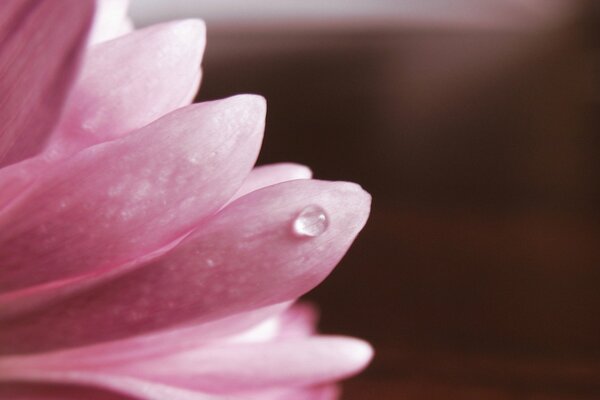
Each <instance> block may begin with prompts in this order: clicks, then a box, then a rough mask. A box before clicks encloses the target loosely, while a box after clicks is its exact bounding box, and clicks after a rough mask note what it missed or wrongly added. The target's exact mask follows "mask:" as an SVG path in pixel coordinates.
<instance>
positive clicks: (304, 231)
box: [292, 205, 329, 237]
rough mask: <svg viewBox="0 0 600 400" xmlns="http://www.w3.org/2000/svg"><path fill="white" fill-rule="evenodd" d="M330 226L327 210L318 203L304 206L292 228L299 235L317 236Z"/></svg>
mask: <svg viewBox="0 0 600 400" xmlns="http://www.w3.org/2000/svg"><path fill="white" fill-rule="evenodd" d="M328 226H329V219H328V218H327V214H326V213H325V210H323V209H322V208H321V207H319V206H317V205H310V206H307V207H304V208H303V209H302V211H300V213H299V214H298V215H297V216H296V218H295V219H294V223H293V225H292V229H293V231H294V234H295V235H296V236H299V237H317V236H320V235H321V234H323V232H325V231H326V230H327V227H328Z"/></svg>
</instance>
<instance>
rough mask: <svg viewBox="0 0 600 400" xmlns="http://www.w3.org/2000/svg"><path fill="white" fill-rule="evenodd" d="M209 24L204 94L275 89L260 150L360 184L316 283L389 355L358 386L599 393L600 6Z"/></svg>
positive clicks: (356, 329)
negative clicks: (459, 24)
mask: <svg viewBox="0 0 600 400" xmlns="http://www.w3.org/2000/svg"><path fill="white" fill-rule="evenodd" d="M597 16H598V15H597V12H596V13H594V12H593V10H592V8H591V7H590V8H589V9H588V10H587V11H586V13H585V14H584V15H582V16H581V17H580V18H579V19H578V20H577V21H575V22H572V23H569V24H568V25H567V26H564V27H562V28H560V29H552V30H542V31H540V30H535V29H531V30H528V29H509V30H500V29H496V30H481V29H479V30H461V29H457V28H456V27H455V28H452V29H439V28H438V29H427V28H423V27H421V28H411V29H402V28H393V27H389V26H388V27H386V28H385V29H383V28H382V29H374V28H369V29H363V30H361V29H356V28H353V29H350V30H347V31H344V30H339V29H336V30H314V29H306V30H302V29H298V28H297V27H296V28H295V29H285V28H284V27H279V28H277V29H264V30H261V29H252V30H245V29H244V28H241V27H240V28H238V29H231V27H230V28H229V29H226V30H219V29H218V28H217V29H214V28H213V29H210V28H211V27H210V26H209V31H208V32H209V38H208V43H209V47H208V49H207V53H206V57H205V61H204V68H205V79H204V83H203V86H202V89H201V94H200V97H199V98H200V99H202V100H205V99H214V98H220V97H225V96H229V95H232V94H235V93H241V92H251V93H259V94H262V95H264V96H265V97H266V98H267V99H268V102H269V114H268V118H267V131H266V138H265V143H264V147H263V150H262V154H261V158H260V163H271V162H279V161H295V162H300V163H303V164H306V165H309V166H311V167H312V168H313V170H314V172H315V175H316V177H317V178H320V179H332V180H350V181H355V182H359V183H361V184H362V185H363V186H364V187H365V188H366V189H367V190H368V191H370V192H371V193H372V194H373V197H374V203H373V210H372V215H371V219H370V222H369V223H368V225H367V227H366V229H365V230H364V231H363V233H362V234H361V235H360V237H359V239H358V240H357V242H356V244H355V245H354V247H353V248H352V249H351V251H350V252H349V253H348V255H347V256H346V258H345V259H344V261H343V262H342V263H341V265H340V266H339V268H338V269H337V270H336V271H335V272H334V274H333V275H332V276H331V277H330V278H329V280H327V281H326V282H325V283H324V284H323V285H322V286H320V287H319V288H318V289H316V290H315V291H314V292H313V293H311V294H309V295H308V296H307V298H308V299H310V300H313V301H315V302H317V303H318V304H319V305H320V307H321V309H322V324H321V326H322V330H323V331H325V332H328V333H329V332H331V333H345V334H350V335H355V336H359V337H363V338H366V339H368V340H369V341H371V342H372V343H373V344H374V346H375V348H376V350H377V357H376V359H375V360H374V363H373V364H372V366H371V367H370V368H369V369H368V371H367V372H366V373H365V374H364V375H362V376H360V377H358V378H355V379H354V380H351V381H350V382H348V384H347V385H346V386H345V394H346V395H345V397H344V398H345V399H348V400H352V399H382V400H385V399H399V398H403V399H445V400H448V399H482V398H485V399H540V400H542V399H544V400H550V399H552V400H554V399H598V398H600V344H599V343H600V318H599V312H600V290H599V286H600V249H599V248H600V246H599V245H600V219H599V214H600V213H599V212H600V207H599V204H600V203H599V200H600V135H599V133H600V113H599V111H600V109H599V104H600V95H599V93H600V92H599V90H598V89H599V77H600V51H599V50H600V49H599V48H598V45H599V41H598V33H599V29H598V26H599V25H600V22H599V21H600V19H598V17H597Z"/></svg>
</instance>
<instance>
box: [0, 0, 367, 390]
mask: <svg viewBox="0 0 600 400" xmlns="http://www.w3.org/2000/svg"><path fill="white" fill-rule="evenodd" d="M96 5H97V8H96V11H97V12H96V14H95V17H94V20H93V25H92V28H91V33H90V37H89V39H87V33H88V30H89V29H90V24H92V22H91V14H92V8H93V4H92V1H91V0H77V1H74V0H73V1H69V0H6V1H5V3H3V4H2V6H3V13H2V14H0V89H1V90H2V91H3V93H6V94H7V95H6V96H4V97H3V98H2V99H0V106H2V107H0V117H2V118H3V119H4V121H5V122H6V123H5V125H4V128H2V129H1V130H0V326H1V327H2V328H1V329H0V354H1V356H0V398H4V397H7V398H10V399H11V400H57V399H62V400H74V399H84V398H85V399H90V400H134V399H137V400H166V399H168V400H242V399H243V400H258V399H260V400H284V399H285V400H300V399H306V400H333V399H336V398H337V396H338V389H337V386H336V385H335V381H337V380H339V379H342V378H344V377H347V376H349V375H351V374H354V373H356V372H358V371H359V370H361V369H362V368H364V366H365V365H366V364H367V363H368V362H369V360H370V358H371V356H372V349H371V348H370V346H369V345H368V344H366V343H365V342H362V341H360V340H357V339H350V338H344V337H332V336H319V335H316V333H315V324H316V311H315V310H314V308H312V307H311V306H298V305H294V306H292V307H291V308H290V306H291V305H292V304H294V302H295V301H296V300H297V299H298V297H299V296H301V295H302V294H304V293H306V292H307V291H308V290H310V289H312V288H313V287H314V286H316V285H317V284H318V283H320V282H321V280H323V279H324V278H325V277H326V276H327V275H328V274H329V272H330V271H331V270H332V268H333V267H334V266H335V265H336V264H337V262H338V261H339V259H340V258H341V257H342V256H343V254H344V253H345V252H346V250H347V249H348V247H349V246H350V244H351V242H352V241H353V240H354V238H355V236H356V235H357V233H358V232H359V231H360V230H361V229H362V227H363V225H364V223H365V222H366V219H367V216H368V213H369V207H370V196H369V195H368V194H367V193H366V192H364V191H363V190H362V189H361V188H360V187H359V186H357V185H354V184H350V183H344V182H322V181H315V180H310V178H311V175H312V173H311V171H310V169H308V168H307V167H304V166H300V165H297V164H289V163H288V164H274V165H268V166H263V167H256V168H254V169H252V166H253V164H254V162H255V161H256V157H257V154H258V150H259V147H260V144H261V141H262V133H263V129H264V118H265V104H264V100H263V99H262V98H260V97H258V96H249V95H244V96H236V97H233V98H230V99H225V100H220V101H215V102H207V103H202V104H198V105H192V106H187V107H184V106H185V105H187V104H189V103H190V101H191V100H192V98H193V97H194V94H195V92H196V90H197V87H198V84H199V82H200V78H201V70H200V62H201V58H202V52H203V49H204V41H205V36H204V35H205V33H204V25H203V23H202V22H201V21H196V20H188V21H180V22H175V23H168V24H161V25H156V26H153V27H150V28H146V29H143V30H140V31H135V32H130V31H131V30H132V25H131V21H130V20H129V19H128V18H127V16H126V12H125V10H126V6H127V1H126V0H97V1H96ZM63 19H64V20H65V22H63V23H62V24H61V25H60V26H59V28H56V27H57V26H58V25H56V22H57V21H59V20H60V21H62V20H63ZM86 41H87V43H88V44H89V46H88V47H87V49H86V51H85V56H82V54H83V53H84V52H83V48H84V45H85V44H86ZM82 58H83V62H82V63H80V61H79V60H80V59H82ZM80 64H82V69H81V71H80V70H79V65H80ZM40 65H44V68H40ZM69 90H70V94H69V95H68V97H67V92H69ZM180 107H183V108H180ZM27 113H30V114H34V115H35V118H30V117H29V115H28V114H27ZM315 210H316V211H315ZM315 213H316V214H315Z"/></svg>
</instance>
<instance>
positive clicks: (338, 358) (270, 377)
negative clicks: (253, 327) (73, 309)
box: [0, 336, 373, 394]
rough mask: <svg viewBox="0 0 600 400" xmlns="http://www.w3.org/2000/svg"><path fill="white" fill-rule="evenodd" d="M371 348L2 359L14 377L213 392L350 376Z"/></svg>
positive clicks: (314, 340) (308, 342)
mask: <svg viewBox="0 0 600 400" xmlns="http://www.w3.org/2000/svg"><path fill="white" fill-rule="evenodd" d="M372 355H373V350H372V348H371V347H370V346H369V345H368V344H367V343H366V342H363V341H361V340H358V339H351V338H343V337H333V336H331V337H328V336H318V337H310V338H304V339H296V340H285V341H284V340H278V341H274V342H263V343H250V344H247V343H243V344H221V345H219V344H216V343H215V344H213V345H210V346H201V347H198V348H195V349H186V350H184V351H180V352H174V353H166V354H162V355H160V356H159V357H152V356H151V355H150V356H149V355H144V356H143V357H139V358H137V359H133V360H129V361H127V360H121V361H120V362H115V361H114V360H112V359H110V358H109V359H108V362H107V359H106V357H103V354H102V353H101V354H99V356H100V357H97V356H98V354H97V353H96V351H94V350H92V351H87V352H86V351H85V349H82V350H81V351H79V357H78V358H72V357H71V358H68V359H64V358H61V357H60V356H59V357H54V356H53V354H51V353H50V354H43V355H36V356H32V357H14V358H5V359H0V370H2V369H4V371H3V373H2V375H3V376H4V377H5V378H4V379H6V377H8V378H9V379H13V380H32V381H38V382H39V381H42V382H43V381H55V382H61V383H88V382H90V378H91V380H92V381H93V380H94V379H95V378H94V377H100V376H105V377H111V376H119V377H121V378H122V379H123V380H128V379H134V380H136V381H146V382H154V383H156V384H158V385H165V386H169V387H174V388H179V389H186V390H193V391H200V392H203V393H215V394H236V393H243V392H252V391H259V390H269V389H273V388H288V387H308V386H314V385H320V384H324V383H328V382H332V381H337V380H339V379H343V378H346V377H348V376H351V375H353V374H355V373H357V372H359V371H360V370H362V369H363V368H364V367H365V366H366V365H367V364H368V363H369V361H370V360H371V358H372Z"/></svg>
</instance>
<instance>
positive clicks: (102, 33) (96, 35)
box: [90, 0, 133, 43]
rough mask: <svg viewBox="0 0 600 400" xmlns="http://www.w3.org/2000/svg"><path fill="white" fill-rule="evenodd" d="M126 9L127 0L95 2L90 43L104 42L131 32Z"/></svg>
mask: <svg viewBox="0 0 600 400" xmlns="http://www.w3.org/2000/svg"><path fill="white" fill-rule="evenodd" d="M128 7H129V1H128V0H96V14H95V15H94V24H93V25H92V30H91V32H90V42H91V43H98V42H104V41H107V40H110V39H114V38H116V37H119V36H121V35H124V34H127V33H129V32H131V30H132V29H133V23H132V22H131V20H130V19H129V18H128V17H127V8H128Z"/></svg>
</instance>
